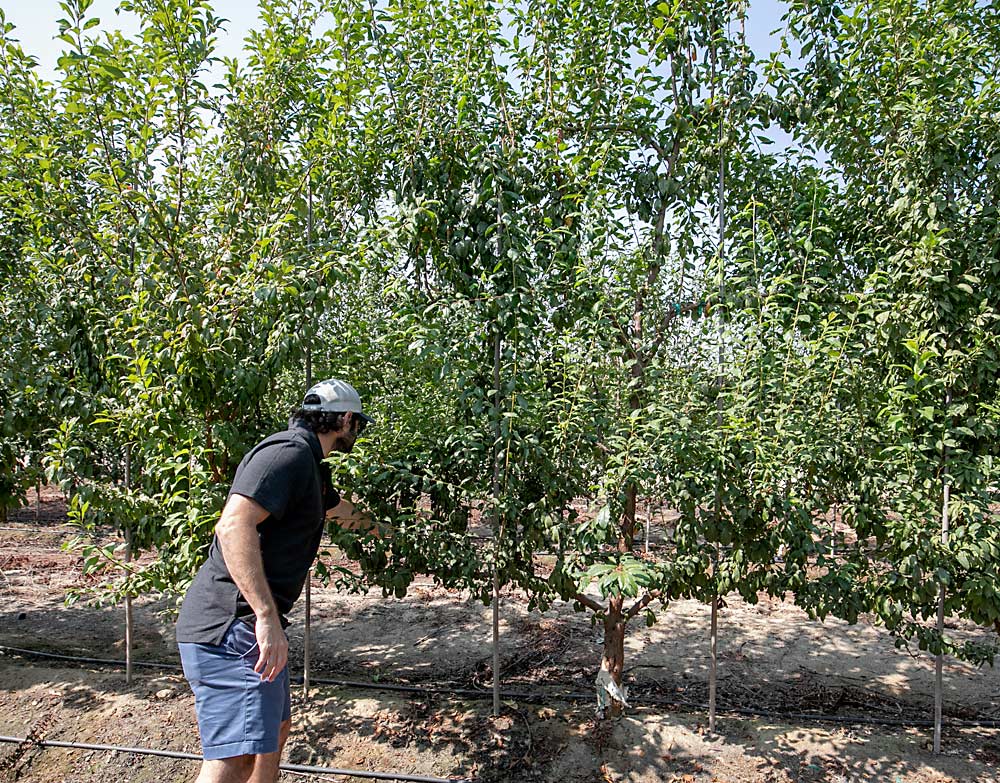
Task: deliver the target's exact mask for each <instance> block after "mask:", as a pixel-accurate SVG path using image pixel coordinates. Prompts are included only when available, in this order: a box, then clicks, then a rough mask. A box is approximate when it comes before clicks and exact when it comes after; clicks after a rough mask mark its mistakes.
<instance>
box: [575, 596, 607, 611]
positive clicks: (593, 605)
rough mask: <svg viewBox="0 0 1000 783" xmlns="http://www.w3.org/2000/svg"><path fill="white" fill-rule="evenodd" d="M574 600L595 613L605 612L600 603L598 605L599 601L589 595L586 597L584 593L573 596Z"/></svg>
mask: <svg viewBox="0 0 1000 783" xmlns="http://www.w3.org/2000/svg"><path fill="white" fill-rule="evenodd" d="M573 600H574V601H579V602H580V603H581V604H583V605H584V606H586V607H587V608H588V609H591V610H592V611H595V612H603V611H604V607H603V606H601V604H600V603H598V602H597V601H595V600H594V599H593V598H591V597H590V596H589V595H584V594H583V593H577V594H576V595H574V596H573Z"/></svg>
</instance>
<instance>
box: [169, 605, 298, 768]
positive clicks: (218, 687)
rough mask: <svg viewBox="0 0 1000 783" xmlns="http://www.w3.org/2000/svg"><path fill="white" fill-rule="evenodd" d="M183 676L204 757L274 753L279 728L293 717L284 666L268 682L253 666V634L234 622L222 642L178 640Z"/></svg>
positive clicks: (250, 629) (252, 631)
mask: <svg viewBox="0 0 1000 783" xmlns="http://www.w3.org/2000/svg"><path fill="white" fill-rule="evenodd" d="M177 646H178V648H180V652H181V664H182V665H183V667H184V676H185V677H187V679H188V682H189V683H191V690H193V691H194V705H195V711H196V712H197V714H198V732H199V733H200V734H201V749H202V754H203V755H204V757H205V758H206V759H226V758H231V757H233V756H247V755H257V754H260V753H274V752H276V751H277V750H278V727H279V726H280V725H281V723H282V721H286V720H288V719H289V718H291V717H292V702H291V698H290V695H289V690H288V667H287V666H286V667H285V668H284V669H282V670H281V674H279V675H278V676H277V677H275V678H274V680H273V681H272V682H264V681H263V680H261V678H260V675H259V674H258V673H257V672H255V671H254V670H253V667H254V664H256V663H257V657H258V653H257V637H256V636H255V635H254V629H253V627H252V626H251V625H249V624H247V623H245V622H243V621H242V620H236V621H235V622H234V623H233V624H232V625H231V626H230V628H229V630H228V631H226V635H225V636H224V637H223V638H222V643H221V644H218V645H215V644H195V643H192V642H179V643H178V645H177Z"/></svg>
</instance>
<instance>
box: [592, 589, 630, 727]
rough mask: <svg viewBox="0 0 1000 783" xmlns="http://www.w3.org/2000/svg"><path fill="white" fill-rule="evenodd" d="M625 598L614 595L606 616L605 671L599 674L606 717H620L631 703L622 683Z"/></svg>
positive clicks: (600, 700) (599, 704)
mask: <svg viewBox="0 0 1000 783" xmlns="http://www.w3.org/2000/svg"><path fill="white" fill-rule="evenodd" d="M623 603H624V599H623V598H621V597H620V596H619V597H615V598H612V599H611V600H610V601H609V602H608V611H607V614H606V615H605V617H604V654H603V655H602V657H601V671H600V673H599V674H598V676H597V689H598V697H597V707H598V713H599V714H601V715H602V716H603V717H607V716H609V715H610V716H612V717H614V716H618V715H621V714H622V711H623V710H624V708H625V707H626V706H628V705H627V703H626V701H625V700H626V698H627V695H628V694H627V693H626V692H625V689H624V687H623V686H622V671H623V669H624V666H625V623H626V622H627V620H626V618H625V613H624V611H623V609H622V605H623Z"/></svg>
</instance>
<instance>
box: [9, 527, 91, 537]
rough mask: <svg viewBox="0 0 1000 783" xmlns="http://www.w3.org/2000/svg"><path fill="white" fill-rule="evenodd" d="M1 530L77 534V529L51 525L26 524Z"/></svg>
mask: <svg viewBox="0 0 1000 783" xmlns="http://www.w3.org/2000/svg"><path fill="white" fill-rule="evenodd" d="M0 531H4V532H8V533H51V534H52V535H57V536H69V535H73V534H75V533H76V532H77V531H76V530H72V529H69V530H66V529H63V528H51V527H36V526H34V525H32V526H28V525H24V526H21V527H0Z"/></svg>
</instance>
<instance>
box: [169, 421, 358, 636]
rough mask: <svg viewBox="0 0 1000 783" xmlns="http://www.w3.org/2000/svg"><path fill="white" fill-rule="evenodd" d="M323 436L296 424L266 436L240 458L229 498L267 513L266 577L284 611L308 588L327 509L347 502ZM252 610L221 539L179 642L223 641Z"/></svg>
mask: <svg viewBox="0 0 1000 783" xmlns="http://www.w3.org/2000/svg"><path fill="white" fill-rule="evenodd" d="M322 460H323V450H322V447H321V446H320V443H319V438H317V437H316V435H315V433H313V432H312V431H311V430H309V429H307V428H305V427H299V426H295V425H294V423H293V425H292V426H290V427H289V429H288V430H285V431H284V432H279V433H276V434H274V435H271V436H270V437H268V438H265V439H264V440H263V441H261V442H260V443H259V444H257V446H255V447H254V448H253V449H252V450H251V451H250V452H249V453H248V454H247V455H246V456H245V457H244V458H243V461H242V462H240V465H239V467H238V468H237V469H236V478H235V479H234V480H233V486H232V488H231V489H230V490H229V495H230V496H232V495H233V494H237V495H243V496H244V497H248V498H250V499H251V500H254V501H256V502H257V503H259V504H260V505H261V506H263V507H264V508H265V509H267V511H268V516H267V518H266V519H265V520H264V521H263V522H261V523H260V524H259V525H258V526H257V534H258V535H259V537H260V552H261V558H262V559H263V562H264V576H265V577H266V578H267V584H268V586H269V587H270V588H271V594H272V595H273V596H274V603H275V605H276V606H277V608H278V612H279V613H280V615H281V622H282V625H287V623H288V621H287V619H286V617H285V615H287V614H288V612H290V611H291V609H292V605H293V604H294V603H295V600H296V599H297V598H298V597H299V594H300V593H301V592H302V588H303V586H304V585H305V580H306V576H307V575H308V573H309V567H310V566H311V565H312V562H313V560H314V559H315V557H316V553H317V552H318V551H319V544H320V539H321V537H322V535H323V520H324V518H325V515H326V514H325V512H326V509H328V508H333V507H334V506H335V505H337V503H339V502H340V496H339V495H338V494H337V492H336V490H334V489H333V487H332V486H330V480H329V475H330V474H329V469H328V468H326V466H324V465H323V462H322ZM252 614H253V610H252V609H251V608H250V605H249V604H248V603H247V602H246V599H244V598H243V596H242V595H241V594H240V591H239V589H238V588H237V587H236V584H235V583H234V582H233V578H232V576H230V574H229V569H228V568H227V567H226V562H225V560H224V559H223V557H222V550H221V548H220V547H219V539H218V536H216V537H215V538H214V539H213V540H212V546H211V548H210V549H209V551H208V559H207V560H206V561H205V563H204V564H203V565H202V567H201V568H200V569H199V571H198V573H197V575H196V576H195V578H194V581H193V582H192V583H191V587H190V588H189V589H188V592H187V595H185V596H184V602H183V604H182V605H181V611H180V616H179V617H178V618H177V641H178V642H197V643H201V644H219V643H220V642H221V641H222V637H223V636H224V635H225V633H226V631H227V630H229V626H230V625H231V624H232V622H233V620H234V619H235V618H237V617H247V616H250V615H252Z"/></svg>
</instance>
